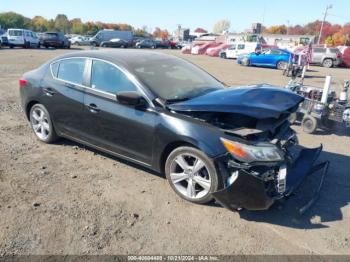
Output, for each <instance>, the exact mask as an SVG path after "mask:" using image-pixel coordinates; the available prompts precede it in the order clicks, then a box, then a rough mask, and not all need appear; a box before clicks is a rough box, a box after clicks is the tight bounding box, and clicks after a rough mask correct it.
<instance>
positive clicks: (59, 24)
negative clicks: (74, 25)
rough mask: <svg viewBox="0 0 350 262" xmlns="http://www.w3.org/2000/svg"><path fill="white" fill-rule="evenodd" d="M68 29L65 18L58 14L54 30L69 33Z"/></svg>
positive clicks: (68, 23) (67, 22) (68, 24)
mask: <svg viewBox="0 0 350 262" xmlns="http://www.w3.org/2000/svg"><path fill="white" fill-rule="evenodd" d="M70 28H71V25H70V22H69V20H68V18H67V16H66V15H64V14H58V15H57V16H56V18H55V29H56V30H58V31H61V32H63V33H69V32H70Z"/></svg>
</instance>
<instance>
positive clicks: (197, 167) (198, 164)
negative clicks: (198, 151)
mask: <svg viewBox="0 0 350 262" xmlns="http://www.w3.org/2000/svg"><path fill="white" fill-rule="evenodd" d="M204 166H205V164H204V162H203V161H202V160H200V159H198V158H197V160H196V162H195V163H194V166H193V169H192V174H197V173H198V172H199V171H200V170H201V169H202V168H203V167H204Z"/></svg>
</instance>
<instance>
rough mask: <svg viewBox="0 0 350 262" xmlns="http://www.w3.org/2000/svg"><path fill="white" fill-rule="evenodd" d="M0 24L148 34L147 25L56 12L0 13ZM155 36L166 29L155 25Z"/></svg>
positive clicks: (39, 29) (73, 31)
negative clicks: (48, 16)
mask: <svg viewBox="0 0 350 262" xmlns="http://www.w3.org/2000/svg"><path fill="white" fill-rule="evenodd" d="M0 26H1V28H2V29H7V28H24V29H29V30H32V31H35V32H47V31H60V32H63V33H65V34H79V35H95V34H96V33H97V32H98V31H99V30H102V29H114V30H122V31H133V32H134V35H135V36H150V34H149V33H148V32H147V27H146V26H144V27H142V28H134V27H133V26H131V25H129V24H126V23H117V24H116V23H103V22H85V23H84V22H82V21H81V19H80V18H74V19H71V20H69V19H68V17H67V16H66V15H65V14H58V15H57V16H56V17H55V19H46V18H44V17H42V16H35V17H34V18H32V19H31V18H28V17H25V16H23V15H21V14H18V13H15V12H5V13H0ZM152 35H153V36H154V37H157V38H167V37H168V35H169V33H168V31H167V30H164V29H161V28H159V27H156V28H155V29H154V32H153V33H152Z"/></svg>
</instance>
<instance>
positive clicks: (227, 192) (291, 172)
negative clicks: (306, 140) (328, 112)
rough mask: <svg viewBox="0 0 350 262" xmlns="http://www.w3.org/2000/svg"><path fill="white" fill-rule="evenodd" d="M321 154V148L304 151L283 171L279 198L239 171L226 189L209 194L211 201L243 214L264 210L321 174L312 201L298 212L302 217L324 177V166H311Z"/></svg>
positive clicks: (261, 180) (260, 182) (251, 177)
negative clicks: (285, 171) (244, 212)
mask: <svg viewBox="0 0 350 262" xmlns="http://www.w3.org/2000/svg"><path fill="white" fill-rule="evenodd" d="M321 151H322V146H320V147H318V148H314V149H307V148H304V149H302V150H301V151H300V154H299V156H298V157H297V158H296V160H295V161H294V163H293V164H292V165H290V166H288V167H287V176H286V187H285V188H286V190H285V191H284V192H283V193H281V194H279V193H277V192H276V194H275V195H271V194H270V193H268V192H267V190H266V182H265V181H264V180H263V179H261V178H260V177H258V176H255V175H252V174H251V173H249V172H248V171H245V170H239V172H238V176H237V178H236V179H235V181H234V182H233V183H232V184H231V185H229V186H228V187H226V188H224V189H222V190H219V191H216V192H214V193H213V197H214V198H215V199H216V200H217V202H219V203H220V204H221V205H222V206H224V207H226V208H228V209H231V210H237V208H245V209H247V210H265V209H268V208H269V207H270V206H271V205H272V204H273V203H274V202H275V200H277V199H281V198H283V197H287V196H289V195H290V194H291V193H292V192H293V191H295V190H296V189H297V188H298V187H299V186H300V184H301V183H302V182H303V181H304V179H305V178H306V177H307V176H308V175H311V174H313V173H321V179H320V184H319V186H318V188H316V190H315V193H314V196H313V197H312V199H311V200H310V201H309V202H308V203H307V204H306V205H305V206H303V207H302V208H301V209H300V210H299V211H300V213H304V212H305V211H306V210H307V209H308V208H310V207H311V206H312V204H313V203H314V202H315V201H316V200H317V198H318V195H319V192H320V190H321V187H322V184H323V181H324V177H325V175H326V173H327V169H328V164H329V163H328V162H323V163H321V164H318V165H314V164H315V162H316V160H317V159H318V157H319V155H320V153H321Z"/></svg>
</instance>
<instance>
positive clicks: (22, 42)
mask: <svg viewBox="0 0 350 262" xmlns="http://www.w3.org/2000/svg"><path fill="white" fill-rule="evenodd" d="M6 37H7V40H8V43H7V45H8V46H9V47H10V48H13V47H15V46H21V47H24V48H29V47H37V48H40V40H39V38H38V36H37V35H36V34H35V33H34V32H32V31H30V30H26V29H13V28H11V29H8V30H7V33H6Z"/></svg>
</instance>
